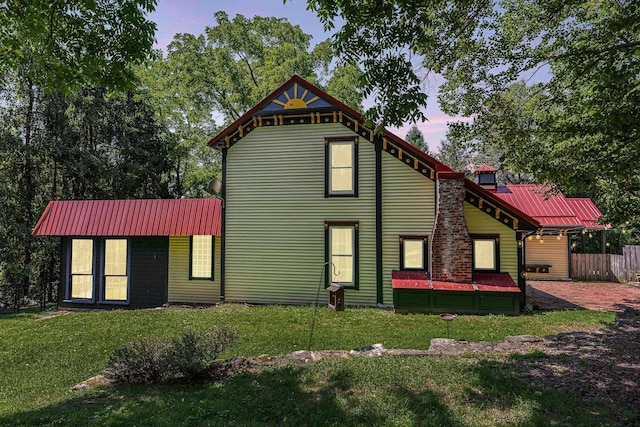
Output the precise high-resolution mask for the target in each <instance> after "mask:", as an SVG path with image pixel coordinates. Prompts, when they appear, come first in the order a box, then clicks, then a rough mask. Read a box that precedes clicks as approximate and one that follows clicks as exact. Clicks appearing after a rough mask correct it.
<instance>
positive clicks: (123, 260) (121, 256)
mask: <svg viewBox="0 0 640 427" xmlns="http://www.w3.org/2000/svg"><path fill="white" fill-rule="evenodd" d="M103 274H104V276H103V280H104V295H103V300H104V301H128V299H129V241H128V240H127V239H105V240H104V267H103Z"/></svg>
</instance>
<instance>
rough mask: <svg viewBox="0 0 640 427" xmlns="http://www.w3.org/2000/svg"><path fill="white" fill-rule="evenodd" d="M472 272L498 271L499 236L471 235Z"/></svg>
mask: <svg viewBox="0 0 640 427" xmlns="http://www.w3.org/2000/svg"><path fill="white" fill-rule="evenodd" d="M471 239H472V241H473V270H474V271H489V272H491V271H495V272H498V271H500V236H499V235H497V234H473V235H471Z"/></svg>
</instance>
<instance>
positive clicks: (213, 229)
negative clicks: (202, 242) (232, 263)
mask: <svg viewBox="0 0 640 427" xmlns="http://www.w3.org/2000/svg"><path fill="white" fill-rule="evenodd" d="M221 214H222V212H221V201H220V200H219V199H152V200H148V199H147V200H68V201H65V200H60V201H52V202H49V204H48V205H47V207H46V208H45V210H44V212H43V213H42V216H41V217H40V219H39V220H38V223H37V224H36V226H35V228H34V229H33V233H32V234H33V235H35V236H190V235H194V234H206V235H215V236H219V235H220V231H221V228H222V227H221Z"/></svg>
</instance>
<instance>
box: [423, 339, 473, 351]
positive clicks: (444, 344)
mask: <svg viewBox="0 0 640 427" xmlns="http://www.w3.org/2000/svg"><path fill="white" fill-rule="evenodd" d="M464 342H465V341H457V340H454V339H451V338H433V339H432V340H431V344H430V345H429V350H441V349H450V348H452V347H454V346H457V345H458V344H462V343H464Z"/></svg>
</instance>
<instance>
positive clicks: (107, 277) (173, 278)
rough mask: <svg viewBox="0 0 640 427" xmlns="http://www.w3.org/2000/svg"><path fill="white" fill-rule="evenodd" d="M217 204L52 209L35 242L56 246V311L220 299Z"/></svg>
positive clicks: (67, 204)
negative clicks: (41, 239)
mask: <svg viewBox="0 0 640 427" xmlns="http://www.w3.org/2000/svg"><path fill="white" fill-rule="evenodd" d="M220 218H221V201H220V200H218V199H175V200H83V201H52V202H49V204H48V205H47V207H46V208H45V210H44V212H43V214H42V216H41V218H40V220H39V221H38V223H37V224H36V226H35V228H34V230H33V235H35V236H60V237H61V238H62V245H61V246H62V268H61V270H62V272H61V280H60V286H59V292H58V298H59V306H61V307H68V308H71V307H75V308H108V307H127V308H143V307H157V306H161V305H163V304H165V303H167V302H181V303H215V302H217V301H219V295H220V225H221V221H220Z"/></svg>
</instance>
